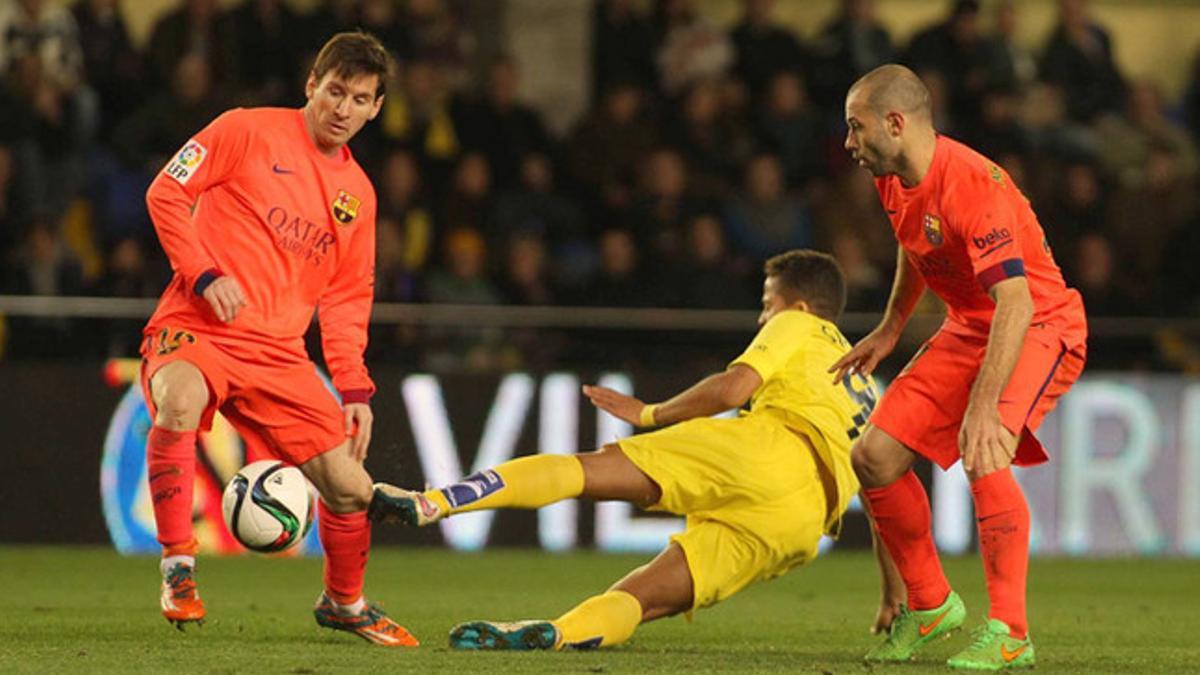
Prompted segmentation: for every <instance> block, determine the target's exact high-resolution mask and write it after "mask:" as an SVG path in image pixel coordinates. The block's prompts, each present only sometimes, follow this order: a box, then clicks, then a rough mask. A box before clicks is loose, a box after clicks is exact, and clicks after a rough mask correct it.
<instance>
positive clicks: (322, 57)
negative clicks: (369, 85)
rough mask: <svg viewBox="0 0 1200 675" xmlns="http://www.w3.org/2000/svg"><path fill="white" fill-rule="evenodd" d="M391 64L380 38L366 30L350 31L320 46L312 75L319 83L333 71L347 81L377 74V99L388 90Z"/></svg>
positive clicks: (339, 34) (335, 36)
mask: <svg viewBox="0 0 1200 675" xmlns="http://www.w3.org/2000/svg"><path fill="white" fill-rule="evenodd" d="M391 63H392V59H391V57H390V56H389V55H388V51H387V49H386V48H384V46H383V43H381V42H380V41H379V39H378V38H376V37H375V36H374V35H371V34H370V33H364V32H363V31H350V32H346V33H338V34H337V35H334V36H333V37H331V38H329V41H328V42H326V43H325V46H324V47H321V51H320V52H318V53H317V60H316V61H314V62H313V67H312V74H313V77H315V78H316V79H317V81H318V82H320V81H321V80H322V79H323V78H324V77H325V74H326V73H328V72H330V71H332V72H334V73H336V74H337V75H339V76H341V77H343V78H345V79H350V78H354V77H358V76H360V75H375V76H377V77H378V78H379V84H378V86H376V87H375V98H379V97H380V96H383V94H384V91H385V90H386V89H387V80H388V73H389V72H390V67H391Z"/></svg>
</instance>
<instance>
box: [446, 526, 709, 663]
mask: <svg viewBox="0 0 1200 675" xmlns="http://www.w3.org/2000/svg"><path fill="white" fill-rule="evenodd" d="M692 602H693V586H692V575H691V571H690V570H689V569H688V565H687V559H686V557H685V556H684V553H683V549H682V548H680V547H679V545H678V544H675V543H672V544H671V545H670V546H668V547H667V549H666V550H665V551H663V552H662V553H660V554H659V555H658V557H656V558H655V559H654V560H653V561H651V562H650V564H648V565H646V566H644V567H640V568H638V569H636V570H634V571H633V572H630V573H629V575H627V576H626V577H625V578H624V579H621V580H620V581H618V582H617V583H616V584H615V585H614V586H613V587H612V588H610V589H609V590H608V591H606V592H604V593H601V594H600V595H595V596H592V597H590V598H588V599H587V600H584V601H583V602H581V603H579V604H578V605H576V606H575V607H574V608H573V609H571V610H570V611H569V612H567V613H566V614H563V615H562V616H560V617H558V618H557V619H555V620H553V621H546V620H536V621H517V622H499V621H468V622H466V623H461V624H459V625H457V626H455V627H454V629H453V630H451V631H450V647H451V648H452V649H464V650H476V649H478V650H507V651H528V650H536V649H556V650H561V649H595V648H597V647H611V646H614V645H619V644H621V643H623V642H625V641H627V640H629V638H630V637H632V636H633V633H634V631H635V630H637V627H638V626H639V625H641V624H642V623H643V622H644V621H652V620H654V619H658V618H661V617H664V616H672V615H674V614H678V613H679V612H683V611H687V610H688V609H690V608H691V606H692Z"/></svg>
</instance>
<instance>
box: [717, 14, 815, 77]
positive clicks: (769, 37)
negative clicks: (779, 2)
mask: <svg viewBox="0 0 1200 675" xmlns="http://www.w3.org/2000/svg"><path fill="white" fill-rule="evenodd" d="M774 8H775V0H742V17H741V21H740V22H739V23H738V24H737V26H735V27H734V28H733V31H732V32H731V33H730V37H731V38H732V39H733V48H734V54H735V60H734V72H735V73H736V74H737V76H738V78H739V79H740V80H741V81H742V82H744V83H745V84H746V86H747V87H749V88H750V91H751V93H752V94H753V95H754V98H755V100H758V99H760V98H761V96H762V94H763V92H764V91H765V90H766V88H767V84H768V82H770V81H771V79H772V78H773V77H775V76H776V75H778V74H779V73H783V72H792V73H799V72H802V71H803V69H804V67H805V65H806V64H805V54H804V48H803V47H802V46H801V45H800V41H799V40H798V39H797V38H796V36H795V35H793V34H792V33H791V32H790V31H788V30H787V29H785V28H782V27H780V26H777V25H775V23H774V22H773V20H772V17H771V14H772V11H773V10H774Z"/></svg>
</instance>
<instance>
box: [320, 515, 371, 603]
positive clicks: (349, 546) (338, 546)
mask: <svg viewBox="0 0 1200 675" xmlns="http://www.w3.org/2000/svg"><path fill="white" fill-rule="evenodd" d="M319 503H320V506H318V507H317V531H318V532H320V534H321V546H322V547H324V548H325V593H327V594H328V595H329V597H330V598H331V599H332V600H333V601H334V602H336V603H338V604H339V605H350V604H353V603H355V602H358V599H359V598H361V597H362V589H363V576H364V575H365V574H366V571H367V555H368V554H369V553H370V552H371V522H370V521H369V520H367V512H366V511H358V512H355V513H334V512H333V511H332V510H330V508H329V507H328V506H326V505H325V502H324V501H323V500H319Z"/></svg>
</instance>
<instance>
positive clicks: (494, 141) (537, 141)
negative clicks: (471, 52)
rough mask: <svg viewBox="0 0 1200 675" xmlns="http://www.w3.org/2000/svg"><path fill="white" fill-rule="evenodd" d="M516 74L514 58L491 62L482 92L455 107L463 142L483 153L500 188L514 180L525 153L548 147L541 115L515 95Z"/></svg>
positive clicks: (539, 150)
mask: <svg viewBox="0 0 1200 675" xmlns="http://www.w3.org/2000/svg"><path fill="white" fill-rule="evenodd" d="M519 74H520V71H519V69H518V67H517V63H516V61H514V60H513V59H512V58H511V57H502V58H501V59H499V60H498V61H497V62H496V63H494V64H493V65H492V67H491V70H490V76H489V78H488V83H487V88H486V90H485V91H484V93H483V95H482V96H480V97H479V98H477V99H475V100H467V101H461V102H459V103H458V104H457V105H456V106H455V119H456V124H455V126H456V128H458V129H459V130H460V137H461V140H462V143H463V145H465V146H467V147H471V148H476V149H479V150H481V151H482V152H483V153H484V155H485V156H486V157H487V159H488V164H489V165H490V166H491V168H492V172H493V175H494V176H495V177H496V183H497V185H499V186H501V187H509V186H512V185H514V184H516V183H517V181H518V177H519V175H520V166H519V165H520V163H521V160H522V158H523V157H525V155H527V154H529V153H533V152H541V153H546V152H548V151H549V150H550V136H549V134H548V133H547V132H546V126H545V124H544V123H543V122H542V118H541V115H539V114H538V112H537V111H536V110H534V109H533V108H531V107H529V106H527V105H525V104H523V103H521V102H520V101H519V100H518V98H517V92H518V87H519V84H520V82H519V79H518V78H519Z"/></svg>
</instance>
